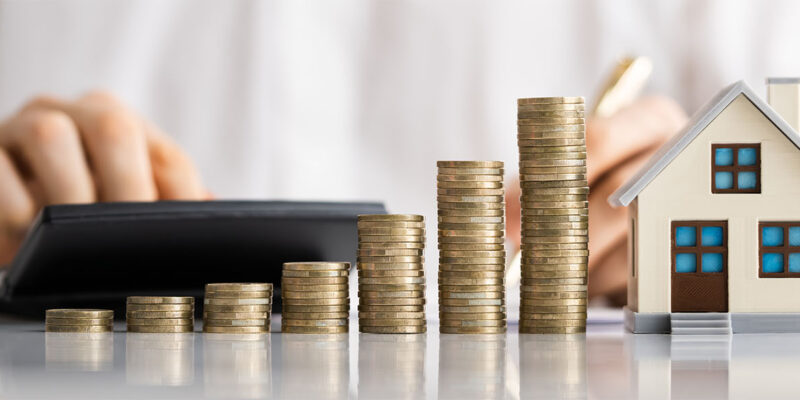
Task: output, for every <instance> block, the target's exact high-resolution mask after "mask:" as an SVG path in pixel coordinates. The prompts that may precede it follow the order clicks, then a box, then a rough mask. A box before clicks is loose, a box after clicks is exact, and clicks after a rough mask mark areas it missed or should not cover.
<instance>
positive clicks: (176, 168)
mask: <svg viewBox="0 0 800 400" xmlns="http://www.w3.org/2000/svg"><path fill="white" fill-rule="evenodd" d="M0 186H2V190H0V265H4V264H7V263H8V262H10V261H11V259H12V258H13V256H14V254H15V253H16V251H17V248H18V247H19V245H20V243H21V240H22V238H23V236H24V234H25V232H26V230H27V229H28V226H29V225H30V223H31V221H32V220H33V218H34V217H35V215H36V213H37V212H38V210H39V209H40V208H41V207H42V206H44V205H47V204H63V203H92V202H96V201H153V200H158V199H169V200H177V199H182V200H199V199H205V198H208V192H207V191H206V190H205V188H204V186H203V184H202V182H201V180H200V176H199V174H198V172H197V170H196V169H195V167H194V165H193V164H192V161H191V160H190V159H189V157H188V156H187V155H186V154H184V153H183V151H182V150H181V149H180V148H179V147H178V146H177V144H175V143H174V142H173V141H172V140H170V139H169V138H168V137H167V136H166V135H165V134H164V133H163V132H162V131H160V130H159V129H158V128H157V127H155V126H154V125H152V124H150V123H149V122H147V121H145V120H144V119H143V118H141V117H140V116H138V115H137V114H136V113H135V112H134V111H132V110H131V109H130V108H128V107H126V106H125V105H124V104H122V102H120V101H119V100H118V99H117V98H115V97H114V96H112V95H110V94H107V93H104V92H91V93H89V94H87V95H85V96H83V97H81V98H79V99H78V100H75V101H67V100H63V99H58V98H55V97H38V98H35V99H33V100H31V101H29V102H28V103H27V104H25V105H24V106H23V107H22V108H21V109H20V111H19V112H17V113H15V114H13V115H11V116H10V117H8V118H7V119H6V120H4V121H2V122H0Z"/></svg>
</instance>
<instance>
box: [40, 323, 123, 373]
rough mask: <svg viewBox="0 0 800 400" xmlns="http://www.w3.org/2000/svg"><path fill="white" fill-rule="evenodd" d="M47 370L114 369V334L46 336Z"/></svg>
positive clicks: (64, 333) (57, 333)
mask: <svg viewBox="0 0 800 400" xmlns="http://www.w3.org/2000/svg"><path fill="white" fill-rule="evenodd" d="M44 340H45V365H46V368H47V369H48V370H69V371H107V370H110V369H111V368H112V367H113V366H114V334H113V333H71V332H46V333H45V339H44Z"/></svg>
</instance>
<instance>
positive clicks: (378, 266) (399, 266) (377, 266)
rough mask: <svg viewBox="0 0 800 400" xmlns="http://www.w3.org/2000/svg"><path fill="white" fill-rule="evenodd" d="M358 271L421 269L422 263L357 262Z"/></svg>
mask: <svg viewBox="0 0 800 400" xmlns="http://www.w3.org/2000/svg"><path fill="white" fill-rule="evenodd" d="M358 270H359V271H367V270H369V271H422V263H358Z"/></svg>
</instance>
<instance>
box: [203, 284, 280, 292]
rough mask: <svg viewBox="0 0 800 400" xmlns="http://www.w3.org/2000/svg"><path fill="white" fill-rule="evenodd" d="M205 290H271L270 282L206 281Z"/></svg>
mask: <svg viewBox="0 0 800 400" xmlns="http://www.w3.org/2000/svg"><path fill="white" fill-rule="evenodd" d="M206 290H211V291H217V290H236V291H246V290H251V291H256V292H263V291H270V290H272V284H271V283H252V282H249V283H208V284H206Z"/></svg>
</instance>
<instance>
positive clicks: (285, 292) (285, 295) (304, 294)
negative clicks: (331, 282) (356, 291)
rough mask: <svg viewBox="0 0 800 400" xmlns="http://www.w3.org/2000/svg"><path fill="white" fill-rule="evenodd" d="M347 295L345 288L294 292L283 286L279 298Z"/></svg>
mask: <svg viewBox="0 0 800 400" xmlns="http://www.w3.org/2000/svg"><path fill="white" fill-rule="evenodd" d="M347 296H348V292H347V291H346V290H342V291H339V292H295V291H290V290H287V288H283V291H282V292H281V298H283V299H343V298H346V297H347Z"/></svg>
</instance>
